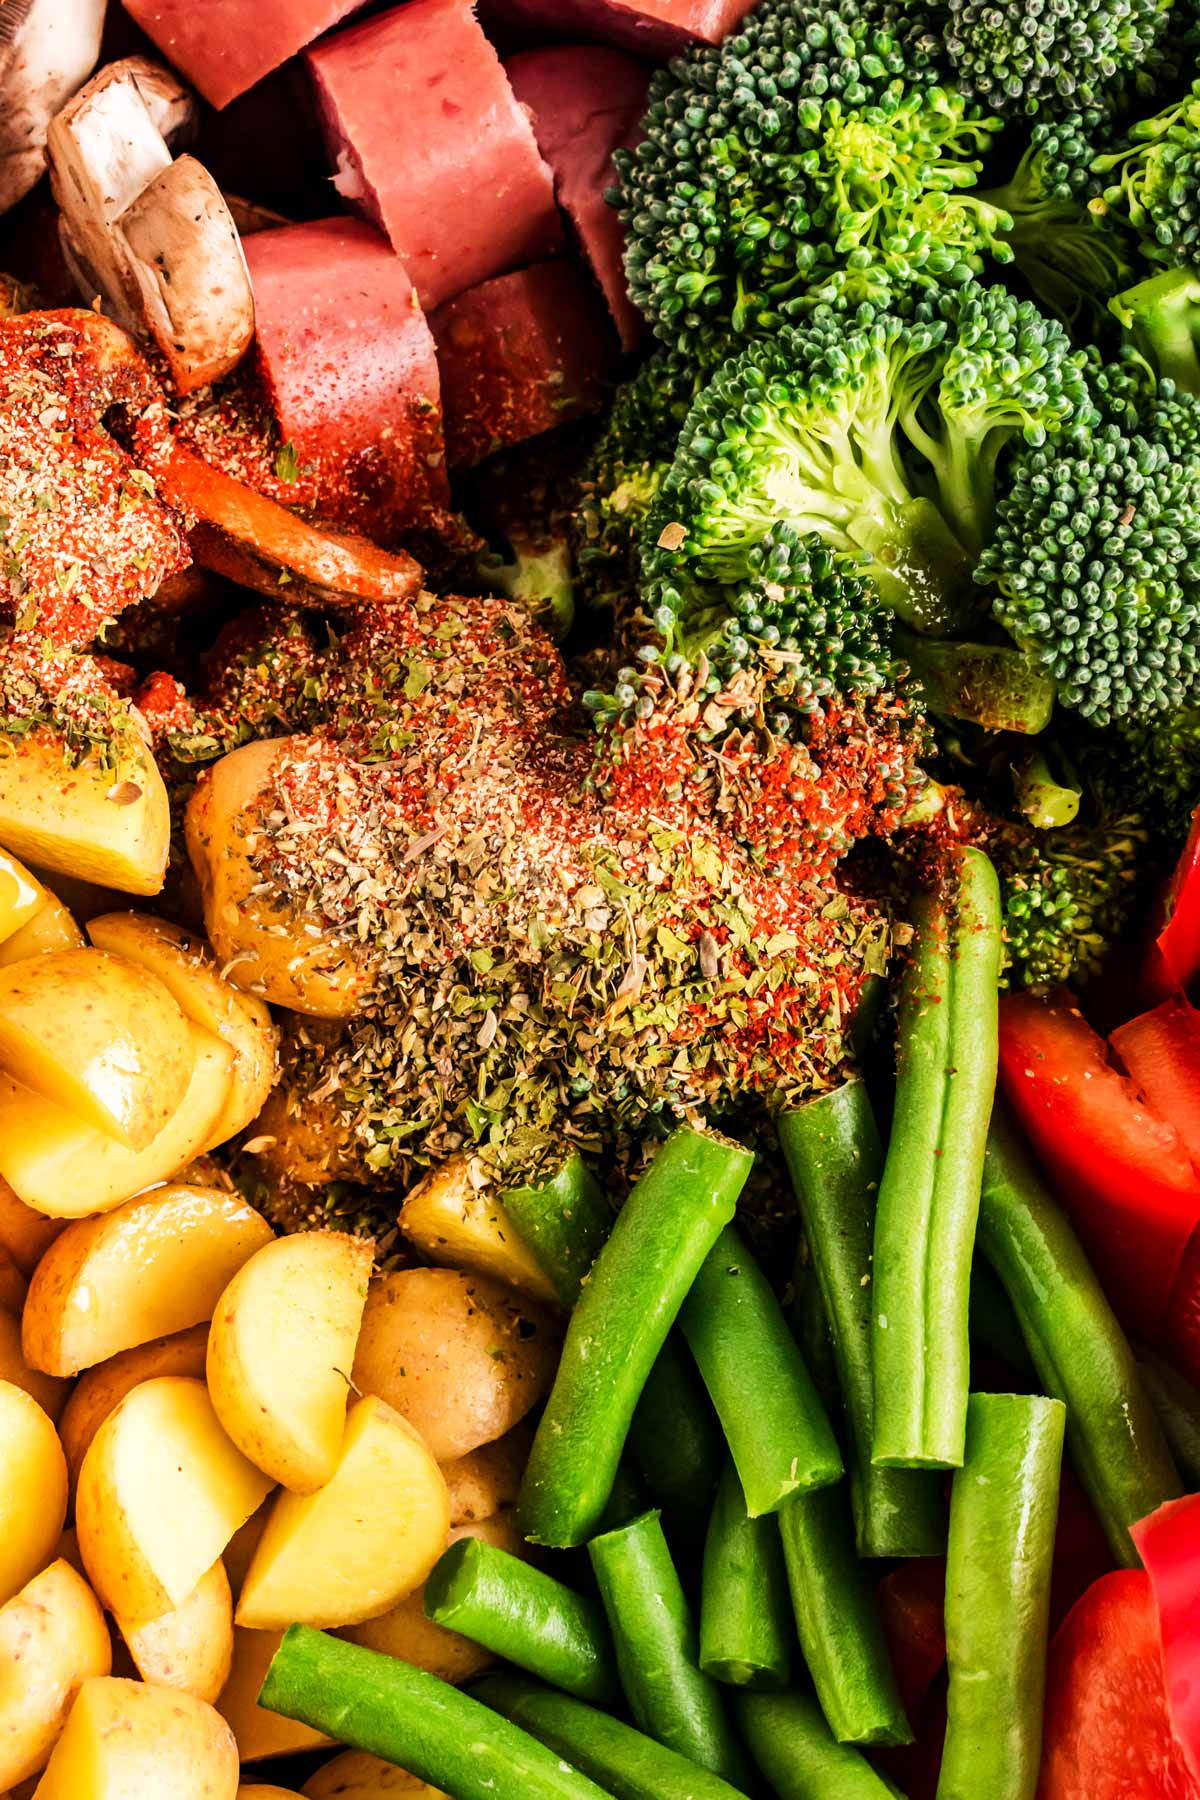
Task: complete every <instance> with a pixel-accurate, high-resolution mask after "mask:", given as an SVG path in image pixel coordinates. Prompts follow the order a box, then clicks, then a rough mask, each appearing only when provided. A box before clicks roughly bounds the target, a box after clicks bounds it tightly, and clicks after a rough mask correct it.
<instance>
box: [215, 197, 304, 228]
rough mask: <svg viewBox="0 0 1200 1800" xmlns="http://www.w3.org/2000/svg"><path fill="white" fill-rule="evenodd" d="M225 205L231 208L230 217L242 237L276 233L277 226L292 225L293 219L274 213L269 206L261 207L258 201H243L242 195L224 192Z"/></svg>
mask: <svg viewBox="0 0 1200 1800" xmlns="http://www.w3.org/2000/svg"><path fill="white" fill-rule="evenodd" d="M224 194H225V204H226V206H227V207H228V208H229V216H230V217H231V218H232V220H233V222H234V224H235V225H236V226H237V228H238V233H239V235H240V236H241V237H250V236H251V235H252V233H254V232H256V231H274V230H275V229H276V228H277V226H280V225H290V224H291V223H292V221H291V219H287V218H285V217H284V215H283V214H282V213H278V212H273V211H272V210H271V208H270V207H269V206H260V205H259V204H258V202H257V200H243V199H242V196H241V195H240V194H231V193H230V192H229V191H228V189H225V190H224Z"/></svg>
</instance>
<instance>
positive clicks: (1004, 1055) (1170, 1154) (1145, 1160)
mask: <svg viewBox="0 0 1200 1800" xmlns="http://www.w3.org/2000/svg"><path fill="white" fill-rule="evenodd" d="M1000 1083H1001V1086H1002V1088H1003V1091H1004V1094H1005V1096H1006V1098H1007V1099H1008V1102H1009V1104H1010V1105H1011V1107H1012V1108H1013V1110H1014V1112H1015V1113H1016V1114H1017V1117H1018V1119H1019V1120H1020V1123H1021V1124H1022V1125H1023V1127H1024V1129H1025V1132H1026V1134H1027V1136H1028V1137H1029V1139H1030V1141H1031V1143H1032V1145H1033V1149H1034V1152H1035V1154H1036V1155H1037V1158H1038V1160H1039V1162H1040V1163H1041V1165H1042V1168H1043V1170H1044V1172H1045V1173H1046V1175H1047V1177H1048V1178H1049V1181H1050V1185H1051V1187H1052V1188H1053V1190H1054V1192H1055V1194H1056V1195H1057V1197H1058V1198H1059V1199H1060V1200H1061V1202H1062V1204H1063V1205H1064V1206H1065V1207H1066V1209H1067V1211H1068V1212H1069V1213H1070V1216H1071V1220H1072V1223H1073V1224H1074V1226H1075V1229H1076V1230H1077V1231H1078V1233H1079V1236H1080V1238H1081V1239H1082V1240H1083V1245H1084V1248H1085V1249H1086V1251H1087V1252H1088V1255H1089V1256H1090V1257H1091V1260H1092V1262H1093V1264H1094V1266H1095V1269H1096V1273H1097V1274H1098V1275H1099V1277H1100V1280H1101V1282H1102V1283H1103V1284H1104V1287H1105V1290H1106V1292H1107V1294H1108V1297H1109V1299H1110V1300H1111V1301H1112V1304H1113V1306H1114V1308H1115V1310H1116V1311H1117V1313H1118V1314H1119V1315H1120V1317H1121V1318H1122V1320H1123V1322H1124V1323H1125V1324H1126V1325H1128V1326H1130V1327H1132V1328H1134V1329H1136V1330H1137V1331H1138V1332H1139V1333H1140V1334H1141V1335H1142V1336H1143V1337H1148V1338H1151V1339H1153V1340H1154V1341H1158V1340H1160V1339H1161V1337H1162V1333H1163V1326H1164V1320H1165V1316H1166V1311H1167V1304H1168V1301H1169V1299H1170V1296H1171V1290H1172V1286H1173V1284H1174V1281H1175V1276H1176V1273H1177V1272H1178V1269H1179V1265H1180V1261H1181V1259H1182V1256H1183V1252H1184V1249H1185V1247H1186V1245H1187V1242H1188V1239H1189V1238H1190V1237H1191V1235H1192V1232H1193V1230H1194V1229H1195V1227H1196V1225H1197V1223H1198V1222H1200V1175H1198V1174H1197V1170H1196V1167H1195V1165H1194V1164H1193V1162H1192V1159H1191V1157H1190V1156H1189V1155H1188V1151H1187V1147H1186V1145H1185V1144H1184V1142H1183V1139H1182V1138H1181V1137H1180V1134H1179V1132H1178V1131H1177V1130H1176V1129H1175V1127H1174V1125H1172V1124H1171V1123H1170V1122H1169V1121H1168V1120H1167V1119H1165V1118H1163V1117H1161V1116H1160V1115H1159V1113H1158V1112H1156V1111H1155V1110H1154V1109H1153V1108H1152V1107H1150V1106H1148V1105H1147V1104H1146V1102H1145V1101H1144V1100H1143V1099H1142V1097H1141V1095H1140V1093H1139V1092H1138V1089H1137V1086H1136V1084H1135V1083H1134V1082H1133V1081H1132V1080H1131V1079H1130V1078H1129V1077H1128V1076H1126V1075H1123V1074H1122V1073H1121V1072H1120V1070H1118V1069H1116V1068H1114V1067H1113V1066H1112V1064H1111V1063H1110V1062H1109V1060H1108V1045H1107V1044H1106V1043H1105V1041H1104V1039H1103V1038H1102V1037H1100V1036H1099V1035H1098V1034H1097V1033H1096V1032H1094V1031H1093V1030H1092V1028H1091V1026H1090V1025H1089V1024H1088V1023H1087V1021H1086V1020H1085V1019H1084V1018H1083V1016H1082V1014H1081V1013H1079V1012H1078V1011H1077V1010H1076V1009H1075V1008H1074V1007H1072V1006H1070V1005H1067V1004H1065V1003H1063V1002H1061V1001H1051V1000H1038V999H1035V998H1034V997H1033V996H1032V995H1030V994H1009V995H1006V996H1005V998H1004V1000H1003V1002H1002V1004H1001V1007H1000Z"/></svg>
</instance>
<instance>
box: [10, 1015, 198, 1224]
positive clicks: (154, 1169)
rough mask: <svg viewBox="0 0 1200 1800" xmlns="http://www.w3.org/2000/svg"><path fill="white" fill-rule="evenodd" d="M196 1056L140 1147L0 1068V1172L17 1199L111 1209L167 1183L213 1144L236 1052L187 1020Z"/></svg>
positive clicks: (64, 1214) (48, 1208)
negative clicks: (182, 1089) (170, 1109)
mask: <svg viewBox="0 0 1200 1800" xmlns="http://www.w3.org/2000/svg"><path fill="white" fill-rule="evenodd" d="M188 1032H189V1035H190V1037H191V1040H192V1050H193V1053H194V1056H195V1061H194V1064H193V1067H192V1079H191V1084H190V1086H189V1087H188V1090H187V1093H186V1094H185V1095H184V1097H183V1102H182V1104H181V1105H180V1107H179V1109H178V1111H177V1112H176V1113H175V1114H174V1115H173V1116H172V1118H170V1119H169V1120H168V1122H167V1123H166V1125H164V1127H163V1129H162V1130H161V1131H160V1132H159V1134H158V1136H157V1137H156V1138H155V1139H154V1140H153V1141H152V1142H151V1143H150V1144H148V1145H147V1146H146V1148H145V1149H144V1150H127V1149H126V1148H125V1146H124V1145H123V1144H118V1143H117V1141H116V1140H115V1138H111V1137H108V1136H106V1135H105V1134H104V1133H103V1132H101V1131H93V1130H92V1129H91V1128H90V1127H89V1126H87V1125H84V1124H81V1122H80V1121H79V1120H78V1119H77V1118H74V1117H73V1116H72V1115H71V1114H70V1113H68V1112H65V1111H64V1110H63V1108H62V1107H61V1106H56V1105H55V1104H54V1102H53V1101H52V1100H44V1099H43V1098H42V1097H41V1095H40V1094H35V1093H34V1092H33V1091H32V1089H30V1088H27V1087H24V1086H22V1084H21V1083H20V1082H18V1081H14V1080H13V1079H12V1077H11V1076H9V1075H5V1074H3V1073H0V1176H3V1178H4V1180H5V1181H7V1182H8V1183H9V1184H10V1185H11V1187H12V1188H13V1189H14V1191H15V1192H16V1195H17V1197H18V1199H20V1200H23V1201H24V1203H25V1205H26V1206H31V1207H33V1208H34V1209H35V1210H36V1211H37V1212H41V1213H46V1214H47V1215H48V1216H49V1217H51V1218H55V1219H80V1218H83V1217H84V1216H85V1215H86V1214H88V1213H96V1212H108V1211H110V1210H111V1209H112V1208H113V1207H114V1206H119V1205H120V1204H121V1202H122V1201H123V1200H128V1199H129V1198H130V1196H131V1195H133V1194H140V1193H141V1191H142V1189H143V1188H147V1187H153V1186H154V1184H155V1182H158V1181H169V1180H170V1178H171V1177H172V1176H173V1175H177V1174H178V1173H179V1171H180V1169H182V1168H184V1167H185V1166H186V1164H188V1163H189V1162H191V1160H192V1158H193V1157H194V1156H197V1155H198V1154H199V1153H200V1151H202V1150H207V1149H211V1147H212V1145H213V1144H214V1143H215V1141H216V1139H215V1137H214V1135H213V1134H214V1128H215V1127H216V1125H217V1122H218V1120H219V1119H220V1118H221V1115H222V1113H223V1112H224V1110H225V1106H226V1104H227V1101H228V1096H229V1083H230V1080H231V1071H232V1068H233V1052H232V1051H231V1050H230V1049H229V1046H228V1045H227V1044H223V1043H222V1042H221V1041H220V1039H219V1038H215V1037H213V1035H212V1033H211V1032H208V1031H202V1030H201V1029H200V1027H199V1026H198V1025H191V1024H189V1025H188Z"/></svg>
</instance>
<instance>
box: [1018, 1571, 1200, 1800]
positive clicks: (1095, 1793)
mask: <svg viewBox="0 0 1200 1800" xmlns="http://www.w3.org/2000/svg"><path fill="white" fill-rule="evenodd" d="M1038 1800H1200V1787H1197V1785H1196V1783H1195V1781H1193V1779H1192V1776H1191V1774H1190V1773H1189V1770H1188V1766H1187V1762H1186V1761H1185V1759H1184V1754H1183V1751H1182V1749H1181V1747H1180V1745H1179V1743H1178V1741H1177V1739H1176V1737H1175V1734H1174V1732H1173V1731H1172V1729H1171V1716H1170V1711H1169V1709H1168V1706H1167V1690H1166V1684H1165V1683H1164V1680H1163V1667H1162V1650H1161V1646H1160V1642H1159V1635H1158V1610H1157V1608H1156V1606H1155V1604H1154V1593H1153V1590H1152V1588H1151V1585H1150V1577H1149V1576H1148V1575H1147V1574H1146V1573H1145V1571H1144V1570H1142V1569H1119V1570H1117V1571H1116V1572H1115V1573H1113V1574H1111V1575H1104V1576H1102V1577H1101V1578H1100V1580H1099V1581H1097V1582H1093V1584H1092V1586H1091V1587H1090V1588H1089V1589H1088V1591H1087V1593H1086V1594H1085V1595H1084V1596H1083V1598H1082V1599H1081V1600H1080V1601H1078V1602H1077V1604H1076V1605H1075V1606H1074V1607H1073V1608H1072V1609H1071V1611H1070V1612H1069V1613H1068V1615H1067V1617H1066V1619H1065V1620H1064V1621H1063V1624H1062V1625H1061V1626H1060V1628H1059V1630H1058V1631H1057V1633H1056V1634H1055V1637H1054V1640H1053V1642H1052V1643H1051V1645H1050V1657H1049V1663H1048V1666H1047V1680H1046V1711H1045V1736H1044V1739H1043V1743H1042V1772H1041V1779H1040V1781H1039V1783H1038Z"/></svg>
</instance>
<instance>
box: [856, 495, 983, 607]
mask: <svg viewBox="0 0 1200 1800" xmlns="http://www.w3.org/2000/svg"><path fill="white" fill-rule="evenodd" d="M847 536H848V537H849V539H850V542H851V544H852V545H858V546H859V547H860V548H861V549H863V550H865V551H866V552H867V553H868V555H869V556H870V557H871V559H872V567H871V570H870V574H871V578H872V580H873V581H874V582H875V585H876V587H877V588H878V590H879V597H880V599H881V600H882V601H883V602H884V604H885V605H886V606H887V607H889V608H890V610H891V611H892V612H894V613H895V615H896V617H897V618H898V619H902V620H903V621H904V623H905V624H906V625H911V626H912V627H913V628H914V629H915V630H917V631H955V630H960V629H961V628H962V626H963V625H965V624H966V622H967V620H968V618H969V617H970V615H971V609H972V604H973V595H972V587H971V561H970V558H969V557H968V555H967V552H966V550H965V549H964V548H963V546H962V544H961V543H960V542H959V541H958V539H957V538H956V537H955V535H954V533H953V532H952V531H951V529H950V527H949V526H948V525H947V523H946V521H945V519H943V517H942V515H941V513H940V512H939V511H938V509H937V507H936V506H934V504H933V502H932V501H931V500H925V499H919V500H908V501H906V502H905V503H904V505H902V506H896V507H889V509H888V514H887V516H886V517H880V516H879V515H878V514H867V513H861V514H859V515H858V517H856V518H854V519H852V520H851V522H850V524H849V526H848V527H847Z"/></svg>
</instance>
